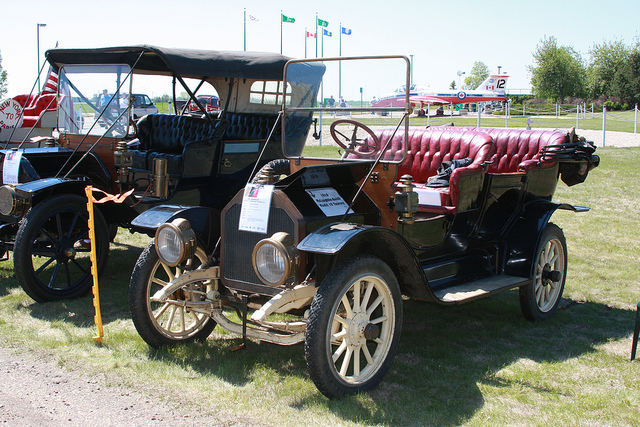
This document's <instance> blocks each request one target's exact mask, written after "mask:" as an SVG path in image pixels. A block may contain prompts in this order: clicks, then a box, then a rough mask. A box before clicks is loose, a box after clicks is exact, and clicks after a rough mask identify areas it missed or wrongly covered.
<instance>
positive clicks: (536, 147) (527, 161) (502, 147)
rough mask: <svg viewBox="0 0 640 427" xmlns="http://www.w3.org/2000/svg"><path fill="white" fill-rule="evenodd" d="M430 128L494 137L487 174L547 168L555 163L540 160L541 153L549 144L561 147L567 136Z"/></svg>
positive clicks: (553, 133)
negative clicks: (472, 132) (482, 133)
mask: <svg viewBox="0 0 640 427" xmlns="http://www.w3.org/2000/svg"><path fill="white" fill-rule="evenodd" d="M429 129H434V130H435V129H441V130H442V129H459V130H475V131H480V132H484V133H486V134H488V135H490V136H491V137H492V138H493V143H494V146H495V152H494V154H493V156H492V157H491V165H490V166H489V172H490V173H516V172H528V171H529V170H531V169H532V168H549V167H553V166H554V165H555V164H556V163H555V162H552V161H548V160H547V161H544V162H543V161H542V159H541V158H540V150H541V149H542V148H543V147H546V146H548V145H559V144H564V143H565V142H566V139H567V135H566V134H565V133H564V132H561V131H556V130H525V129H514V128H475V127H453V126H438V127H431V128H429Z"/></svg>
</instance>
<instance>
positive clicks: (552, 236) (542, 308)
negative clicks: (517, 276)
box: [520, 223, 567, 321]
mask: <svg viewBox="0 0 640 427" xmlns="http://www.w3.org/2000/svg"><path fill="white" fill-rule="evenodd" d="M534 262H535V264H534V266H533V278H532V279H531V282H530V283H529V284H527V285H525V286H522V287H520V308H521V309H522V313H523V314H524V317H525V318H526V319H527V320H530V321H538V320H544V319H547V318H548V317H551V315H552V314H553V313H554V312H555V311H556V309H557V308H558V304H560V298H561V297H562V291H563V290H564V282H565V279H566V275H567V242H566V240H565V237H564V233H563V232H562V230H561V229H560V227H558V226H557V225H555V224H552V223H549V224H548V225H547V227H546V228H545V230H544V232H543V233H542V237H541V238H540V243H539V244H538V248H537V250H536V255H535V258H534Z"/></svg>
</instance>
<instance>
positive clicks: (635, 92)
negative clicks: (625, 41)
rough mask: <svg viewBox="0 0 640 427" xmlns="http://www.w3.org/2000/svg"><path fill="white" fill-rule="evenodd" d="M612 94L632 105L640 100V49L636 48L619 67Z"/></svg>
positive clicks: (615, 75) (614, 78)
mask: <svg viewBox="0 0 640 427" xmlns="http://www.w3.org/2000/svg"><path fill="white" fill-rule="evenodd" d="M610 89H611V91H610V95H611V96H614V97H617V98H620V100H621V101H622V102H626V103H629V104H631V105H633V104H637V103H639V102H640V49H638V48H636V49H634V50H633V51H631V53H630V54H629V56H628V58H627V59H626V61H624V63H623V64H622V65H621V66H620V68H618V69H617V70H616V72H615V74H614V76H613V81H612V82H611V88H610Z"/></svg>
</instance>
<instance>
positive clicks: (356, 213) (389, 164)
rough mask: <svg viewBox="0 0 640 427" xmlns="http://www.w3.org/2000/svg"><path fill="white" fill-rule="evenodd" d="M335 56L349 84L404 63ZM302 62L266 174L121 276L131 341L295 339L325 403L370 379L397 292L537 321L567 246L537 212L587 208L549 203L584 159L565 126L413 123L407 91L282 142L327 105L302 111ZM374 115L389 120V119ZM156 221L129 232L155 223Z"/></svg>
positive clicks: (547, 309)
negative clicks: (497, 307)
mask: <svg viewBox="0 0 640 427" xmlns="http://www.w3.org/2000/svg"><path fill="white" fill-rule="evenodd" d="M338 60H341V61H342V62H343V63H342V64H341V67H339V68H338V67H337V66H336V65H335V64H333V63H331V61H329V60H327V59H325V60H323V64H324V65H325V66H326V67H327V73H326V74H327V77H328V78H331V79H334V77H335V76H336V75H338V73H335V74H333V71H334V70H336V69H338V70H340V73H341V78H342V77H346V76H352V77H355V78H356V79H358V80H357V83H356V85H354V86H355V87H357V86H359V85H360V84H362V83H361V82H362V81H365V80H366V78H367V77H368V76H369V75H370V74H371V73H375V72H379V73H380V75H381V76H382V77H381V78H384V79H389V78H390V76H391V75H392V74H391V73H390V71H389V70H391V69H394V70H395V69H396V68H394V67H396V66H397V63H398V62H399V63H400V69H401V71H403V72H404V74H403V75H404V77H405V81H404V82H403V83H405V84H407V85H408V84H409V72H408V61H407V59H406V58H405V57H385V58H378V59H377V60H375V61H373V63H372V60H371V58H369V59H368V60H366V61H365V60H363V59H361V58H340V59H338ZM389 63H391V64H392V65H389ZM316 64H317V62H316V61H307V60H304V61H303V60H300V61H291V62H289V64H288V65H287V67H286V68H285V76H284V81H285V85H284V86H283V87H289V85H291V86H294V87H298V86H299V87H304V83H307V85H308V87H306V88H305V91H306V93H304V95H303V96H301V97H298V98H296V99H294V98H293V97H292V98H291V99H287V100H286V102H285V104H284V105H283V109H282V113H283V115H284V117H285V120H284V121H283V123H282V124H283V129H284V130H283V131H282V132H281V140H280V141H279V143H280V144H281V146H282V150H283V152H284V154H285V155H286V158H284V159H278V160H275V161H272V162H270V163H269V164H268V165H266V166H265V167H263V168H262V169H261V171H260V173H259V174H257V175H256V176H255V177H253V179H252V182H249V183H248V184H247V185H246V186H245V189H244V190H242V191H239V192H238V194H237V195H236V196H235V197H234V198H233V199H232V200H231V201H230V202H229V203H228V204H227V205H226V206H225V207H224V209H223V210H222V213H221V216H220V218H219V222H213V220H216V221H217V219H218V218H217V217H216V215H209V216H208V217H201V218H196V217H195V216H190V214H189V212H190V211H189V210H185V211H180V212H178V211H176V212H175V213H174V215H173V216H172V217H171V218H167V222H166V223H164V224H162V225H160V227H157V230H156V234H155V240H154V242H153V243H151V244H150V245H149V246H148V247H147V248H146V249H145V251H144V252H143V253H142V255H141V256H140V258H139V260H138V262H137V264H136V267H135V269H134V272H133V275H132V279H131V287H130V305H131V310H132V317H133V321H134V324H135V326H136V328H137V330H138V332H139V333H140V335H141V336H142V338H143V339H144V340H145V341H146V342H147V343H148V344H149V345H151V346H153V347H161V346H165V345H174V344H176V343H180V342H189V341H193V340H202V339H206V338H207V337H208V336H209V334H210V333H211V331H212V330H213V328H214V327H215V325H216V324H217V325H219V326H221V327H222V328H224V329H226V330H229V331H231V332H234V333H237V334H239V335H242V336H243V337H245V338H246V337H249V338H253V339H258V340H264V341H268V342H273V343H278V344H283V345H290V344H295V343H299V342H304V349H305V354H306V359H307V367H308V370H309V373H310V376H311V378H312V380H313V381H314V382H315V384H316V385H317V387H318V389H319V390H320V391H321V392H322V393H323V394H325V395H326V396H328V397H340V396H343V395H346V394H352V393H357V392H360V391H364V390H368V389H370V388H372V387H374V386H375V385H376V384H378V383H379V382H380V381H381V380H382V378H383V376H384V374H385V372H386V371H387V369H388V368H389V366H390V364H391V362H392V360H393V356H394V354H395V351H396V348H397V345H398V340H399V337H400V331H401V328H402V311H403V303H402V301H403V295H404V296H406V297H410V298H415V299H419V300H424V301H428V302H431V303H434V304H440V305H451V304H458V303H462V302H467V301H472V300H475V299H478V298H482V297H486V296H490V295H492V294H494V293H496V292H500V291H504V290H508V289H515V288H518V289H519V295H520V304H521V307H522V311H523V313H524V316H525V317H526V318H527V319H529V320H532V321H536V320H542V319H545V318H547V317H549V316H551V315H552V314H553V313H554V311H555V310H556V308H557V307H558V303H559V301H560V298H561V295H562V292H563V289H564V285H565V275H566V271H567V247H566V242H565V238H564V235H563V233H562V230H561V229H560V228H559V227H557V226H556V225H554V224H552V223H551V222H550V218H551V216H552V215H553V213H554V212H555V211H556V210H557V209H568V210H572V211H577V212H579V211H586V210H588V208H584V207H575V206H571V205H567V204H563V203H556V202H553V201H552V196H553V194H554V191H555V189H556V186H557V184H558V179H559V178H561V179H562V180H563V181H564V182H565V183H567V184H568V185H574V184H577V183H580V182H582V181H584V179H585V178H586V177H587V174H588V172H589V170H591V169H592V168H594V167H595V166H597V165H598V163H599V159H598V157H597V156H595V155H594V154H593V152H594V150H595V148H594V147H593V145H591V144H590V143H588V142H586V141H584V140H583V139H581V138H578V137H577V136H576V135H575V134H574V133H573V132H558V131H546V130H544V131H533V130H518V129H457V128H452V127H440V128H429V129H424V128H421V129H420V128H412V127H410V125H409V116H410V115H411V108H410V106H409V105H410V104H409V95H407V98H406V100H405V105H406V106H405V107H404V108H389V109H386V110H384V111H378V109H375V108H370V107H365V106H362V107H359V108H350V109H349V114H350V115H351V117H350V118H348V119H337V120H334V121H332V123H331V125H330V127H329V133H330V135H331V139H329V141H327V139H324V140H322V139H321V144H315V143H314V142H313V140H311V139H310V140H306V141H305V140H302V139H291V140H289V139H288V138H287V135H288V131H287V130H286V129H287V126H288V124H289V123H288V121H287V119H286V118H287V117H288V116H289V115H301V114H302V115H304V114H308V113H310V112H314V114H316V115H317V116H318V118H319V120H320V122H322V118H323V116H324V118H325V120H326V119H327V118H328V117H329V116H330V115H331V114H332V113H334V112H335V109H332V108H315V104H316V103H315V102H314V101H315V100H316V97H315V92H316V91H317V88H316V87H314V83H313V82H311V81H309V79H308V73H307V70H308V69H309V68H310V67H313V66H314V65H316ZM364 74H366V77H365V75H364ZM332 82H333V84H335V79H334V80H332ZM331 84H332V83H330V82H329V83H325V90H326V88H327V87H329V85H331ZM396 85H397V83H396ZM342 87H350V86H346V85H345V84H344V83H343V84H342ZM284 96H285V94H284V93H283V97H284ZM372 112H385V113H388V114H387V115H388V116H389V117H398V116H399V118H398V120H397V124H396V125H395V126H390V125H389V124H388V123H389V122H388V119H385V118H379V117H380V116H378V115H372V114H370V113H372ZM380 120H383V121H384V123H386V125H384V124H383V125H381V126H376V123H377V121H380ZM365 121H366V122H367V123H369V124H370V126H371V127H370V126H369V125H365V124H364V123H365ZM301 142H307V144H306V145H302V144H301ZM270 143H273V144H277V143H276V142H275V141H271V142H270ZM156 209H160V208H156ZM161 209H164V210H165V211H166V210H169V208H168V207H165V208H161ZM201 209H202V208H193V210H194V211H198V210H201ZM154 210H155V209H151V210H149V211H147V212H145V213H143V214H142V215H141V217H138V218H137V219H136V220H135V221H134V223H135V224H137V225H138V226H140V227H144V226H147V227H148V228H149V229H150V230H151V229H156V224H157V222H155V221H152V220H151V218H153V212H154ZM216 214H217V212H216ZM147 218H148V219H147ZM203 219H204V221H203ZM229 314H237V316H238V317H237V318H234V317H233V315H232V316H229ZM234 319H236V320H234ZM237 319H239V320H237Z"/></svg>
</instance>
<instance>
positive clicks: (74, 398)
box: [0, 348, 263, 427]
mask: <svg viewBox="0 0 640 427" xmlns="http://www.w3.org/2000/svg"><path fill="white" fill-rule="evenodd" d="M0 366H1V368H0V423H1V424H3V425H6V426H20V427H26V426H34V427H35V426H38V427H48V426H51V427H54V426H55V427H59V426H74V427H75V426H91V427H103V426H105V427H106V426H196V425H198V426H222V425H223V426H232V425H242V426H246V425H263V424H260V423H259V422H256V421H255V420H251V419H246V418H245V419H243V418H242V417H241V416H240V417H239V418H233V419H230V418H229V417H228V416H225V415H224V414H215V413H214V414H211V413H209V414H207V413H203V412H202V411H198V410H194V407H193V406H192V405H190V404H189V403H187V404H186V405H185V404H184V402H175V403H173V402H167V401H164V400H161V399H160V398H159V397H158V396H151V395H149V394H148V393H145V392H144V391H142V390H134V389H130V388H125V387H114V386H107V385H105V384H104V383H103V381H102V380H100V379H99V378H94V377H86V376H83V375H82V374H81V373H79V372H73V371H67V370H64V369H62V368H60V367H58V366H57V365H56V364H55V361H54V360H48V359H47V358H37V359H36V358H35V357H34V356H33V355H31V354H24V353H23V354H20V355H18V354H15V353H13V352H11V350H8V349H5V348H0Z"/></svg>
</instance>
